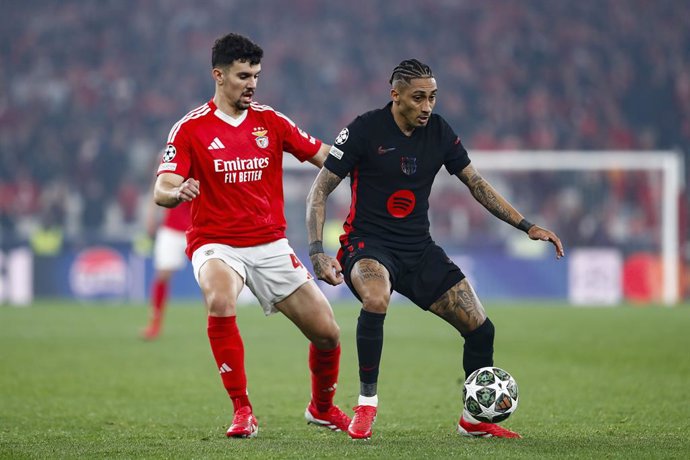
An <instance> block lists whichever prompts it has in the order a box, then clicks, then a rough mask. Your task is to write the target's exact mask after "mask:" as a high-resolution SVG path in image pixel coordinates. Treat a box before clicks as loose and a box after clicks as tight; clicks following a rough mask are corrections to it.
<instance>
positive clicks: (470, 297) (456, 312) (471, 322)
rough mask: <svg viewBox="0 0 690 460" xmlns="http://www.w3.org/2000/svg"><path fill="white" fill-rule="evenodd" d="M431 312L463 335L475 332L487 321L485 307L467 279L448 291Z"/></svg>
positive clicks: (435, 303) (432, 307)
mask: <svg viewBox="0 0 690 460" xmlns="http://www.w3.org/2000/svg"><path fill="white" fill-rule="evenodd" d="M429 310H431V312H432V313H434V314H436V315H438V316H440V317H441V318H443V319H444V320H446V321H447V322H448V323H450V324H451V325H452V326H453V327H455V328H456V329H457V330H458V331H460V332H461V333H463V334H466V333H468V332H470V331H473V330H475V329H476V328H478V327H479V326H481V325H482V323H483V322H484V320H485V319H486V312H485V311H484V307H483V306H482V304H481V302H480V301H479V298H478V297H477V295H476V294H475V292H474V289H472V286H471V285H470V283H469V281H467V278H465V279H463V280H462V281H460V282H459V283H457V284H456V285H455V286H453V287H452V288H450V289H448V290H447V291H446V292H445V293H444V294H443V295H442V296H441V298H440V299H438V300H437V301H436V302H434V304H433V305H432V306H431V308H429Z"/></svg>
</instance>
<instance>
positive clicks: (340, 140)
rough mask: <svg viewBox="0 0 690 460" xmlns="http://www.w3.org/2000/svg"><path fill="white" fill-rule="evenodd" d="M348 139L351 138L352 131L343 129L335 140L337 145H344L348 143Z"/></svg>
mask: <svg viewBox="0 0 690 460" xmlns="http://www.w3.org/2000/svg"><path fill="white" fill-rule="evenodd" d="M348 137H350V130H349V129H347V128H343V130H342V131H340V133H338V137H336V138H335V143H336V144H338V145H343V144H344V143H345V142H347V138H348Z"/></svg>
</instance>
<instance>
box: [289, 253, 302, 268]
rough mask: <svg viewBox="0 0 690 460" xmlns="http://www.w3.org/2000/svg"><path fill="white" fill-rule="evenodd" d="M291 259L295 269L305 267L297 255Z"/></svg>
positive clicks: (292, 255)
mask: <svg viewBox="0 0 690 460" xmlns="http://www.w3.org/2000/svg"><path fill="white" fill-rule="evenodd" d="M290 259H292V266H293V267H295V268H299V267H304V265H302V262H300V260H299V259H298V258H297V256H296V255H294V254H290Z"/></svg>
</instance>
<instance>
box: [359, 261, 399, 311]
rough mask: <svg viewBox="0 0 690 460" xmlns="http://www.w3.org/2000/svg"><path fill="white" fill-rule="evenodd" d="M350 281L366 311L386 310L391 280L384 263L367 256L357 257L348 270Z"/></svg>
mask: <svg viewBox="0 0 690 460" xmlns="http://www.w3.org/2000/svg"><path fill="white" fill-rule="evenodd" d="M350 283H351V284H352V287H353V288H354V289H355V290H356V291H357V294H358V295H359V297H360V299H361V300H362V307H363V308H364V309H365V310H366V311H370V312H372V313H385V312H386V310H387V309H388V303H389V302H390V298H391V281H390V274H389V273H388V269H386V266H385V265H383V264H382V263H381V262H379V261H378V260H376V259H370V258H368V257H364V258H361V259H359V260H358V261H356V262H355V263H354V265H353V267H352V270H351V271H350Z"/></svg>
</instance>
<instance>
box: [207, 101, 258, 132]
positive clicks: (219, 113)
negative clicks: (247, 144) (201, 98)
mask: <svg viewBox="0 0 690 460" xmlns="http://www.w3.org/2000/svg"><path fill="white" fill-rule="evenodd" d="M208 106H209V107H211V110H213V114H214V115H215V116H217V117H218V118H220V119H221V120H223V121H224V122H225V123H227V124H229V125H230V126H233V127H235V128H237V127H238V126H239V125H241V124H242V122H243V121H244V120H245V118H247V112H248V111H249V109H247V110H245V111H244V112H242V115H240V116H239V117H237V118H233V117H231V116H230V115H228V114H227V113H225V112H223V111H221V110H220V109H219V108H218V107H217V106H216V104H215V103H214V102H213V99H211V100H210V101H209V102H208Z"/></svg>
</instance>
